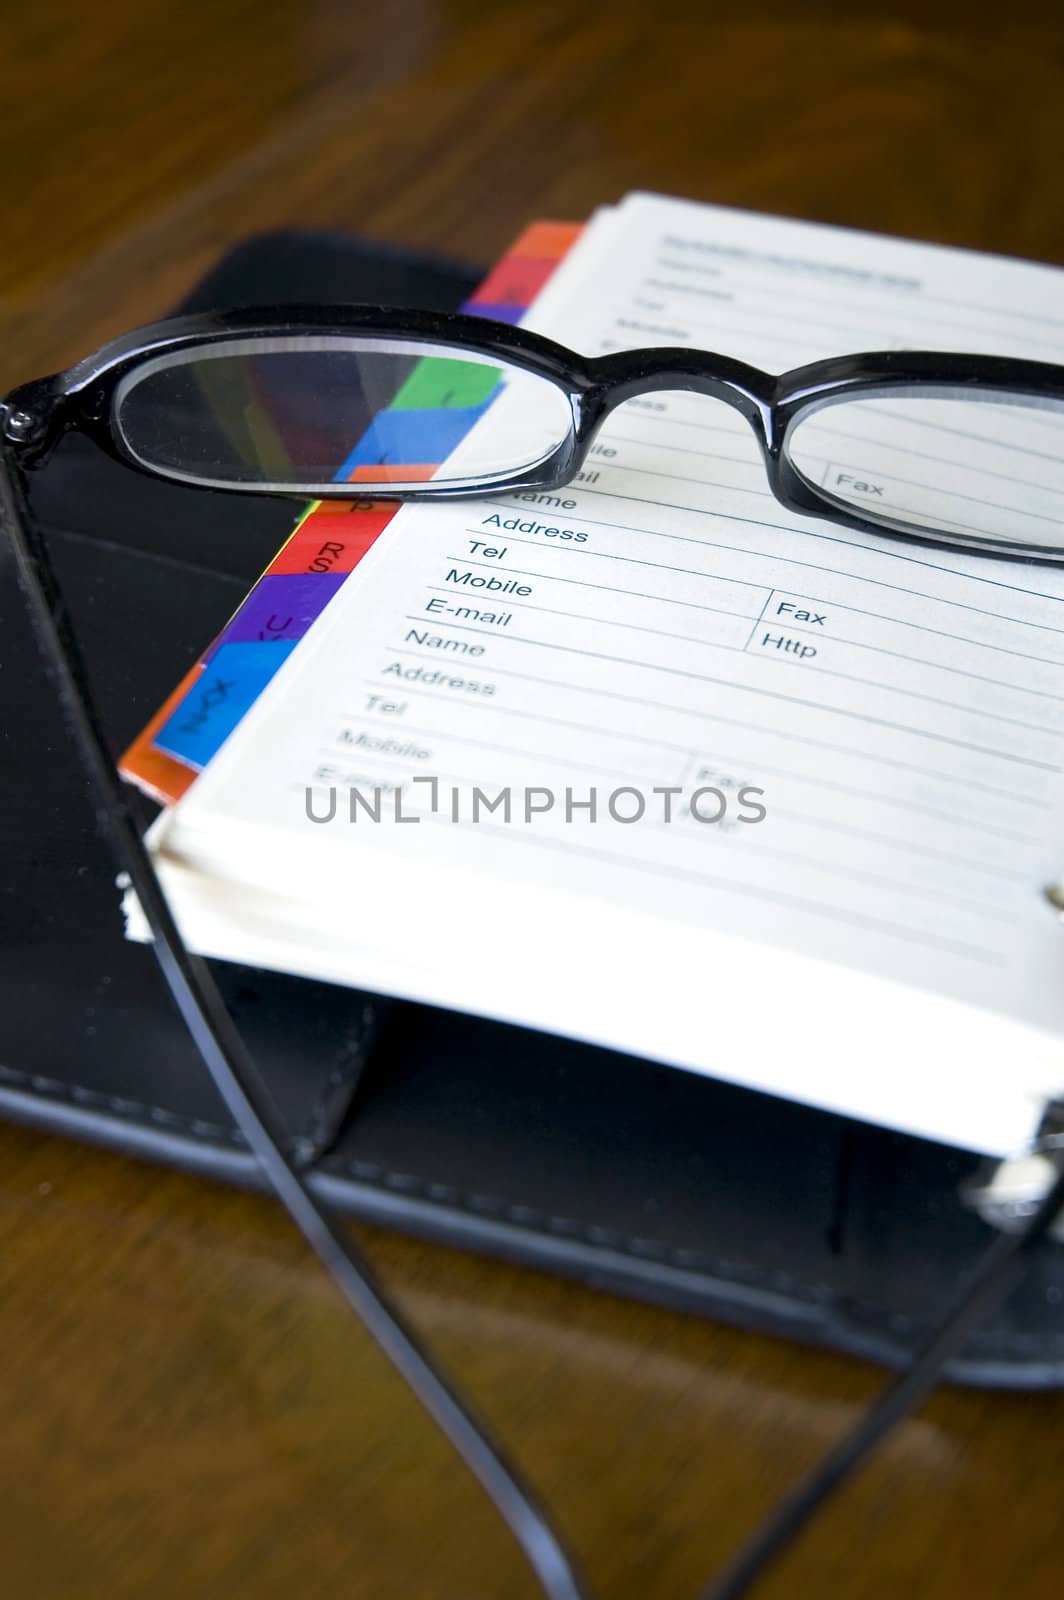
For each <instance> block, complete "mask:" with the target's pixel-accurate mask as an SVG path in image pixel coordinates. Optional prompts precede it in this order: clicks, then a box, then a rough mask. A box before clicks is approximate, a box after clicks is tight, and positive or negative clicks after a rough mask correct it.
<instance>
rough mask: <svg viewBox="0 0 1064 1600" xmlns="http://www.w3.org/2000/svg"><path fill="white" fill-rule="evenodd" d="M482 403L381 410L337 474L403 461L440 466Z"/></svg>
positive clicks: (476, 414)
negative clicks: (418, 408)
mask: <svg viewBox="0 0 1064 1600" xmlns="http://www.w3.org/2000/svg"><path fill="white" fill-rule="evenodd" d="M485 409H486V408H485V406H453V407H452V406H441V407H436V408H434V409H433V410H428V411H391V410H389V411H381V412H380V413H379V414H378V415H377V416H376V417H374V419H373V421H372V422H371V423H370V425H369V427H368V428H367V429H366V431H365V433H364V434H363V435H362V438H361V439H360V440H359V442H358V444H357V445H356V446H355V448H354V449H353V450H352V452H351V454H350V455H349V456H348V458H347V460H346V461H345V462H344V464H343V466H342V467H341V468H340V471H339V473H338V474H337V476H338V478H349V477H350V476H351V474H352V473H353V472H354V470H355V468H356V467H362V466H368V467H376V466H384V465H388V466H393V467H394V466H399V465H402V464H403V463H405V462H411V463H417V462H420V463H429V462H431V463H432V464H433V465H436V466H438V465H440V464H441V463H442V462H444V461H446V460H447V457H448V456H449V455H450V454H451V451H452V450H454V449H455V448H456V447H457V446H458V445H459V444H461V442H462V440H463V439H464V438H465V436H466V434H467V433H468V432H469V430H470V428H471V427H472V426H473V424H474V422H476V421H477V419H478V417H480V416H482V415H483V413H484V410H485Z"/></svg>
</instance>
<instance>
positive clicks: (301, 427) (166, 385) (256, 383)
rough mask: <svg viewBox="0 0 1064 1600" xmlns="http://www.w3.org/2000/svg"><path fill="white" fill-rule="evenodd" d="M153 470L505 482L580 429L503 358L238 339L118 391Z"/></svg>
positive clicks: (338, 341)
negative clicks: (574, 428)
mask: <svg viewBox="0 0 1064 1600" xmlns="http://www.w3.org/2000/svg"><path fill="white" fill-rule="evenodd" d="M115 422H116V425H117V428H118V431H119V434H120V436H121V437H122V439H123V441H124V443H125V445H126V447H127V449H128V450H129V451H130V453H131V454H132V455H133V456H134V458H135V459H136V460H138V461H140V462H141V463H142V464H143V465H144V466H146V467H150V468H151V469H152V470H153V471H156V472H162V473H165V474H166V475H167V476H169V477H177V478H182V479H185V480H186V481H188V482H191V483H197V484H205V485H219V486H226V485H230V486H232V485H243V486H245V487H250V486H260V485H261V487H262V488H263V489H281V488H289V489H297V490H300V489H301V490H305V491H306V492H307V493H308V494H310V493H313V491H314V490H315V489H324V488H326V487H329V488H331V487H334V486H335V485H336V483H338V482H341V483H351V484H352V485H353V486H354V487H355V488H356V489H357V490H358V492H359V493H362V494H374V493H384V494H387V493H388V492H389V491H391V492H393V493H394V492H395V491H397V490H400V489H404V490H408V489H414V488H416V487H417V486H419V485H424V484H425V483H427V482H429V481H431V482H432V483H433V484H434V485H456V486H457V485H460V484H469V485H470V486H471V487H473V488H476V487H480V486H483V487H484V488H490V487H491V485H492V484H493V483H494V482H498V481H502V480H505V479H507V478H511V477H513V476H514V475H515V474H518V473H521V472H524V471H526V470H532V469H533V468H535V467H536V466H537V465H539V464H540V463H541V462H543V461H545V460H547V459H549V458H550V457H551V456H552V455H554V454H555V452H557V451H558V450H559V449H560V448H561V447H562V446H564V445H565V444H566V442H567V441H568V440H569V438H570V437H571V434H572V431H573V414H572V407H571V404H570V402H569V399H568V396H567V395H566V393H565V391H564V390H562V389H560V388H559V387H558V386H557V385H555V384H553V383H551V382H549V381H548V380H547V379H545V378H540V377H538V376H537V375H535V374H534V373H530V372H527V371H525V370H523V369H522V368H519V367H513V366H509V365H507V363H506V362H505V361H502V360H499V359H497V358H495V357H490V358H489V357H486V356H482V355H479V354H477V353H476V352H470V351H467V350H460V349H455V348H451V347H448V346H445V345H434V344H419V343H415V342H414V341H411V340H389V339H372V338H356V337H347V336H342V335H324V336H321V337H318V336H313V335H299V336H293V337H289V338H283V339H282V338H278V339H259V338H257V339H255V340H254V341H252V340H249V339H246V338H245V339H233V340H231V341H221V342H218V343H215V344H211V345H206V346H200V347H194V348H192V349H189V350H184V351H179V352H177V353H174V354H167V355H163V356H160V357H156V358H155V359H154V360H149V361H147V362H145V363H144V364H143V365H142V366H139V367H137V368H135V369H134V371H133V372H132V373H130V374H129V375H128V376H127V377H126V378H125V379H124V380H123V382H122V383H121V384H120V385H119V388H118V391H117V394H116V396H115Z"/></svg>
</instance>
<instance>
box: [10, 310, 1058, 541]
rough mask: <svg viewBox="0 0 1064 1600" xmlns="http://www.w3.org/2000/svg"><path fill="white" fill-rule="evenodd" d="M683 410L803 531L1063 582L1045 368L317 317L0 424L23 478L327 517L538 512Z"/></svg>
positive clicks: (101, 377) (278, 325)
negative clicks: (204, 494)
mask: <svg viewBox="0 0 1064 1600" xmlns="http://www.w3.org/2000/svg"><path fill="white" fill-rule="evenodd" d="M675 390H681V391H687V392H688V393H691V394H695V395H702V396H706V397H709V398H710V399H713V400H718V401H721V402H722V403H723V404H724V405H726V406H729V407H731V408H732V409H733V410H734V411H737V412H738V413H739V414H740V415H741V416H742V417H743V418H744V419H745V421H746V422H747V423H748V424H749V425H750V427H751V428H752V429H753V432H754V436H755V438H756V440H757V444H758V446H759V447H760V451H761V456H762V459H763V461H764V465H765V470H766V472H767V475H768V482H769V486H770V488H771V490H772V492H773V494H774V495H775V496H776V498H777V500H779V501H780V503H781V504H782V505H784V506H786V507H787V508H788V509H789V510H791V511H794V512H798V513H799V514H801V515H803V516H816V517H824V518H828V519H830V520H832V521H834V522H840V523H843V524H845V525H846V526H848V527H852V528H859V529H863V530H865V531H869V532H873V533H886V534H892V535H901V536H904V537H908V538H912V539H918V540H922V541H929V542H932V543H935V544H944V545H949V546H952V547H955V548H959V549H964V550H969V551H975V552H981V553H985V554H992V555H1012V556H1020V557H1023V558H1025V559H1041V560H1047V561H1064V367H1059V366H1053V365H1050V364H1048V363H1044V362H1038V361H1021V360H1014V359H1012V358H1008V357H1000V356H981V355H947V354H941V353H938V352H928V351H888V352H885V353H881V354H870V355H851V356H842V357H838V358H835V359H832V360H827V361H817V362H813V363H812V364H811V365H809V366H804V367H799V368H796V369H795V370H794V371H791V372H787V373H784V374H783V375H782V376H780V377H776V376H773V375H771V374H769V373H766V372H762V371H759V370H758V369H757V368H756V367H750V366H747V365H746V364H745V363H744V362H741V361H736V360H732V359H731V358H730V357H727V356H721V355H711V354H708V353H703V352H701V351H697V350H682V349H668V348H665V349H648V350H628V351H623V352H620V353H616V354H610V355H605V356H599V357H594V358H589V357H584V356H580V355H577V354H576V353H575V352H573V351H571V350H567V349H564V348H563V347H562V346H560V345H557V344H555V343H553V342H552V341H551V340H549V339H546V338H543V337H541V336H540V335H538V334H534V333H530V332H528V331H527V330H524V329H521V328H512V327H509V326H506V325H504V324H500V323H493V322H489V321H487V320H484V319H481V318H479V317H469V316H461V315H457V314H456V315H447V314H440V313H429V312H415V311H401V312H397V311H386V310H377V309H372V308H370V309H366V308H360V307H348V308H339V309H328V310H322V309H313V308H305V309H304V308H294V309H290V310H275V311H269V312H262V311H254V310H249V311H234V312H228V313H224V314H216V315H211V316H206V317H186V318H179V319H175V320H173V321H170V322H163V323H158V324H156V325H155V326H153V327H149V328H144V329H141V330H140V331H139V332H136V333H132V334H129V335H127V336H126V337H125V338H122V339H119V340H117V341H116V342H115V343H113V344H110V345H107V346H106V347H105V348H104V349H103V350H101V351H100V352H99V353H98V354H97V355H95V356H91V357H89V358H88V359H87V360H85V361H82V362H81V363H79V365H78V366H76V367H73V368H71V370H70V371H69V372H66V373H63V374H61V375H59V376H58V377H54V378H48V379H43V380H41V381H39V382H36V383H30V384H27V385H25V386H24V387H22V388H21V389H19V390H16V391H15V393H14V394H13V395H11V396H10V397H9V399H8V401H7V404H6V420H5V421H4V424H3V427H4V435H5V437H6V439H7V441H8V442H9V443H10V444H11V445H13V446H15V447H17V448H18V451H19V454H20V455H21V456H22V458H23V460H24V461H25V462H26V463H27V464H30V463H31V462H32V461H34V460H39V459H41V457H42V456H43V455H44V454H46V453H47V450H48V448H49V447H50V445H51V444H52V443H53V442H54V441H55V439H56V438H57V437H58V436H59V434H60V433H61V432H62V431H64V430H65V429H68V428H78V429H81V430H83V431H85V432H86V433H88V434H90V435H91V436H92V437H93V438H94V439H95V440H96V441H97V443H99V444H100V445H101V446H102V447H103V448H104V449H105V450H108V451H109V452H110V453H111V454H113V455H116V456H118V457H119V458H120V459H122V460H124V461H126V462H128V463H129V464H130V465H132V466H134V467H136V468H138V469H140V470H141V471H144V472H148V473H152V474H155V475H158V476H161V477H165V478H173V479H177V480H179V481H181V482H183V483H187V484H193V485H198V486H200V487H203V488H211V489H228V490H244V491H252V492H257V493H276V494H291V495H299V496H302V497H303V498H315V499H324V498H330V497H331V498H346V499H350V498H351V497H352V495H353V494H355V495H366V496H382V495H383V496H388V497H396V498H404V499H405V498H412V497H437V496H454V495H476V494H492V493H499V492H502V491H507V490H515V489H552V488H558V487H560V486H561V485H563V484H565V483H567V482H568V481H569V480H570V479H572V478H573V476H574V475H575V474H576V473H577V472H578V471H579V470H580V467H581V464H582V463H583V461H584V459H585V457H586V455H587V452H588V450H589V448H590V446H591V444H592V441H593V440H594V437H595V435H596V433H597V431H598V429H599V428H600V427H601V425H602V423H603V422H604V421H605V419H606V418H607V417H608V416H609V414H610V413H611V412H612V411H613V410H614V409H615V408H616V407H617V406H619V405H622V404H623V403H624V402H625V401H626V400H631V399H633V398H636V397H638V396H642V395H647V394H654V393H658V392H660V391H675Z"/></svg>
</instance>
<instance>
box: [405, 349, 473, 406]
mask: <svg viewBox="0 0 1064 1600" xmlns="http://www.w3.org/2000/svg"><path fill="white" fill-rule="evenodd" d="M498 382H499V369H498V367H492V366H488V365H486V364H485V363H484V362H482V361H457V360H452V359H451V357H450V356H426V357H425V358H424V359H423V360H421V361H419V362H418V364H417V366H416V367H415V368H414V370H413V372H412V373H411V374H410V376H409V377H408V378H407V379H406V381H405V383H404V384H403V385H402V387H401V388H400V389H399V390H398V392H397V394H396V395H395V398H394V399H393V400H392V401H391V403H390V404H389V406H388V410H389V411H431V410H433V409H434V408H435V407H437V406H447V407H455V406H479V405H480V404H481V403H482V401H484V400H486V399H487V398H488V396H489V395H490V394H491V393H492V391H493V390H494V389H495V387H496V385H497V384H498Z"/></svg>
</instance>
